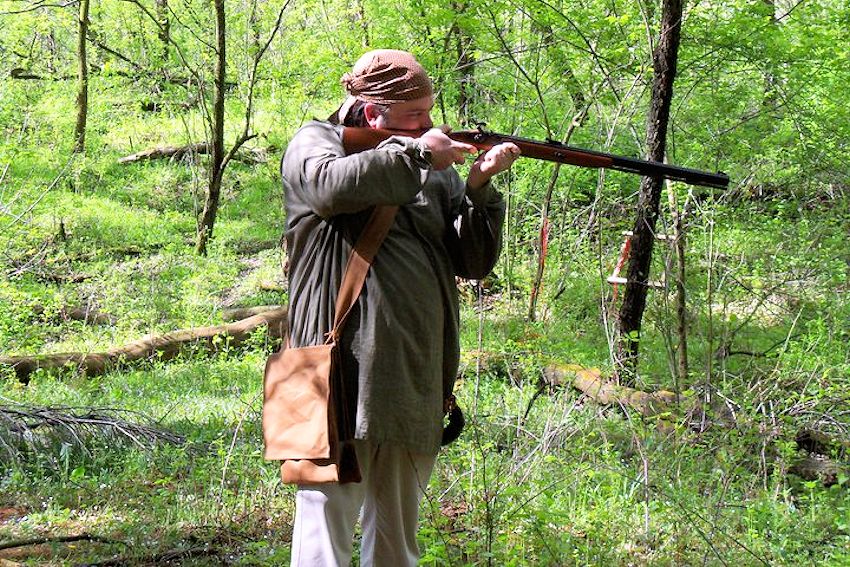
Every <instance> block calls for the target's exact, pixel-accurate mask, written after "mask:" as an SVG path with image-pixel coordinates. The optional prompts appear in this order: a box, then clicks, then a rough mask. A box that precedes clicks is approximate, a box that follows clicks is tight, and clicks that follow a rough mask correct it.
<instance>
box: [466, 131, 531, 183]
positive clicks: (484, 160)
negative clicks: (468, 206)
mask: <svg viewBox="0 0 850 567" xmlns="http://www.w3.org/2000/svg"><path fill="white" fill-rule="evenodd" d="M519 154H520V152H519V148H518V147H517V146H516V144H513V143H511V142H504V143H502V144H499V145H497V146H493V147H492V148H490V149H489V150H488V151H486V152H484V153H482V154H481V155H480V156H478V159H476V160H475V163H473V164H472V168H471V169H470V170H469V177H467V179H466V184H467V185H469V187H470V188H471V189H479V188H481V187H483V186H484V185H486V184H487V182H488V181H490V178H492V177H493V176H494V175H496V174H498V173H501V172H503V171H507V170H508V169H510V168H511V166H512V165H513V163H514V162H515V161H516V159H517V158H518V157H519Z"/></svg>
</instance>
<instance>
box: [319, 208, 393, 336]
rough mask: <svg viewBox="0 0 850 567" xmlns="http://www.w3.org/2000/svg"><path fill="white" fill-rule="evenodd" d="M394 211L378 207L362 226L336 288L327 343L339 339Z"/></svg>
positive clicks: (390, 222) (387, 230) (385, 234)
mask: <svg viewBox="0 0 850 567" xmlns="http://www.w3.org/2000/svg"><path fill="white" fill-rule="evenodd" d="M397 211H398V207H397V206H391V205H381V206H378V207H375V210H374V211H373V212H372V216H371V217H370V218H369V222H368V223H366V227H365V228H364V229H363V232H362V233H361V234H360V237H359V238H358V239H357V243H356V244H355V245H354V250H352V251H351V255H350V256H349V257H348V264H347V265H346V267H345V274H344V275H343V277H342V284H341V285H340V287H339V294H338V295H337V298H336V308H335V310H334V313H335V314H334V328H333V330H332V331H331V332H330V334H329V336H328V342H331V341H333V340H336V339H337V338H338V337H339V333H340V331H341V330H342V326H343V325H344V324H345V319H346V318H347V317H348V313H349V312H350V311H351V308H352V307H353V306H354V303H355V302H356V301H357V298H358V297H359V296H360V292H361V291H362V290H363V283H364V282H365V281H366V273H367V272H368V271H369V267H370V266H371V265H372V262H373V261H374V259H375V254H377V253H378V249H379V248H380V247H381V243H383V241H384V238H385V237H386V236H387V233H388V232H389V231H390V227H391V226H392V224H393V219H395V215H396V212H397Z"/></svg>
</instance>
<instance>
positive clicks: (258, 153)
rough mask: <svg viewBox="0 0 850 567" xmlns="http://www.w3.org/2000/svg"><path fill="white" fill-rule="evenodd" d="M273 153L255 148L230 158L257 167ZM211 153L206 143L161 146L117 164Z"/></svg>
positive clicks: (269, 150) (126, 157) (133, 155)
mask: <svg viewBox="0 0 850 567" xmlns="http://www.w3.org/2000/svg"><path fill="white" fill-rule="evenodd" d="M271 151H274V148H267V149H266V148H255V149H250V150H244V149H243V150H240V151H239V152H237V153H236V154H235V155H233V156H232V157H231V159H234V160H236V161H239V162H242V163H246V164H248V165H257V164H260V163H266V162H267V161H268V153H269V152H271ZM210 153H212V147H211V145H210V144H208V143H207V142H197V143H194V144H187V145H185V146H161V147H158V148H151V149H148V150H144V151H141V152H137V153H135V154H132V155H129V156H125V157H122V158H119V160H118V163H120V164H127V163H136V162H139V161H146V160H153V159H169V160H171V161H179V160H181V159H183V158H184V157H185V156H187V155H209V154H210Z"/></svg>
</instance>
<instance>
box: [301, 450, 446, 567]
mask: <svg viewBox="0 0 850 567" xmlns="http://www.w3.org/2000/svg"><path fill="white" fill-rule="evenodd" d="M356 447H357V459H358V461H359V463H360V472H361V474H362V475H363V481H362V482H357V483H347V484H318V485H302V486H299V487H298V492H296V494H295V522H294V525H293V528H292V567H348V565H349V563H350V562H351V554H352V547H353V541H352V540H353V538H354V525H355V523H356V522H357V515H358V512H359V513H360V522H361V525H362V530H363V539H362V542H361V545H360V564H361V566H363V567H367V566H371V567H380V566H383V565H386V566H391V567H404V566H407V565H410V566H413V565H416V562H417V561H418V559H419V546H418V545H417V544H416V530H417V526H418V520H419V502H420V500H421V498H422V495H423V494H424V491H425V487H426V486H427V485H428V478H429V477H430V476H431V470H432V469H433V468H434V461H435V460H436V455H423V454H418V453H411V452H410V451H408V450H407V449H404V448H402V447H398V446H395V445H390V444H386V443H384V444H380V445H373V444H371V443H368V442H366V441H358V442H357V444H356Z"/></svg>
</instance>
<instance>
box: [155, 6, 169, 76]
mask: <svg viewBox="0 0 850 567" xmlns="http://www.w3.org/2000/svg"><path fill="white" fill-rule="evenodd" d="M156 17H157V19H158V20H159V32H158V34H157V35H158V36H159V40H160V41H161V42H162V61H163V67H164V66H165V62H166V61H168V44H169V43H171V20H170V19H169V18H168V0H156Z"/></svg>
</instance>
